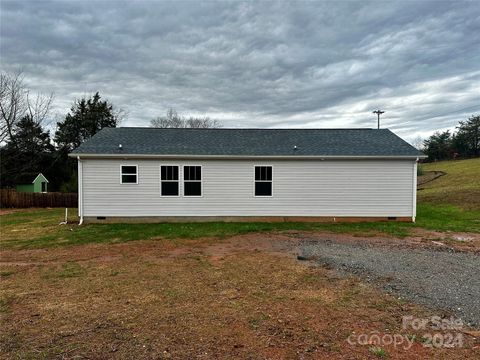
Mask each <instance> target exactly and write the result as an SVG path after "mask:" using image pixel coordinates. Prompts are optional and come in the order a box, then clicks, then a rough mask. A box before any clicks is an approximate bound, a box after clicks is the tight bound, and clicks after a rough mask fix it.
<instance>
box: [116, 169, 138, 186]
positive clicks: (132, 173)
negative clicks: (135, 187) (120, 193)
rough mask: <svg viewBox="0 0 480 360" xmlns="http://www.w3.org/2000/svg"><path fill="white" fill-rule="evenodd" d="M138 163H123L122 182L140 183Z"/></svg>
mask: <svg viewBox="0 0 480 360" xmlns="http://www.w3.org/2000/svg"><path fill="white" fill-rule="evenodd" d="M137 169H138V168H137V165H121V166H120V183H121V184H138V174H137Z"/></svg>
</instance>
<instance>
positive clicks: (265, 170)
mask: <svg viewBox="0 0 480 360" xmlns="http://www.w3.org/2000/svg"><path fill="white" fill-rule="evenodd" d="M255 196H272V167H271V166H255Z"/></svg>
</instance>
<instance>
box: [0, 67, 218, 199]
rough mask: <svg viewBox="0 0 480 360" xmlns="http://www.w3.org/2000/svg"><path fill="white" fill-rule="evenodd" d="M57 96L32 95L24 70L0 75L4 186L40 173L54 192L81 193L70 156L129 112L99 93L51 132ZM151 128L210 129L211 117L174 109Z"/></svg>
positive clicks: (77, 104) (84, 100)
mask: <svg viewBox="0 0 480 360" xmlns="http://www.w3.org/2000/svg"><path fill="white" fill-rule="evenodd" d="M53 100H54V95H53V94H48V95H45V94H31V92H30V91H29V90H28V89H27V88H26V86H25V83H24V81H23V75H22V73H21V72H19V73H15V74H8V73H2V74H1V75H0V186H1V187H2V188H8V187H12V188H14V187H15V186H16V185H18V184H24V183H31V182H32V181H33V179H34V178H35V177H36V176H37V175H38V173H43V174H44V175H45V176H46V178H47V179H48V180H49V186H48V188H49V190H50V191H62V192H76V191H77V162H76V160H75V159H71V158H69V157H68V154H69V153H70V152H71V151H72V150H74V149H75V148H77V147H78V146H80V145H81V144H82V143H83V142H84V141H85V140H87V139H89V138H90V137H92V136H93V135H95V134H96V133H97V132H98V131H100V130H101V129H103V128H104V127H117V126H118V125H119V124H120V123H121V121H122V120H124V118H125V116H126V115H125V112H123V111H122V110H121V109H119V108H117V107H115V106H114V105H113V104H111V103H110V102H108V101H107V100H103V99H102V97H101V96H100V94H99V93H98V92H97V93H95V94H94V95H92V96H90V97H83V98H81V99H78V100H75V101H74V103H73V105H72V107H71V108H70V111H69V112H68V113H67V114H66V115H65V116H64V117H63V119H62V120H61V121H58V122H56V124H55V130H54V131H52V134H53V136H52V134H51V133H50V131H49V130H47V127H48V125H49V124H48V123H47V120H48V118H49V117H50V112H51V108H52V103H53ZM150 126H152V127H183V128H185V127H191V128H211V127H220V126H221V124H220V123H219V122H218V121H217V120H214V119H210V118H209V117H185V116H182V115H179V114H178V113H177V112H176V111H175V110H174V109H170V110H168V111H167V113H166V115H165V116H161V117H157V118H155V119H152V120H151V123H150Z"/></svg>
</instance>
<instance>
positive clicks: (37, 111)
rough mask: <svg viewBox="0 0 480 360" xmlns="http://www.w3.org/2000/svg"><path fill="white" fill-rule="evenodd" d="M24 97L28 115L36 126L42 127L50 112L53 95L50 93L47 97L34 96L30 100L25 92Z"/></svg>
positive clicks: (41, 95) (42, 95)
mask: <svg viewBox="0 0 480 360" xmlns="http://www.w3.org/2000/svg"><path fill="white" fill-rule="evenodd" d="M26 97H27V111H28V115H30V117H31V118H32V119H33V121H34V122H35V123H36V124H38V125H42V123H43V122H44V120H45V119H46V117H47V116H48V114H49V112H50V108H51V106H52V102H53V97H54V96H53V93H50V94H49V95H44V94H36V95H35V96H33V99H32V97H31V96H30V94H29V92H28V91H27V95H26Z"/></svg>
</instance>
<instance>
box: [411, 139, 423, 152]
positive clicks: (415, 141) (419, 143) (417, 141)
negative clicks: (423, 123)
mask: <svg viewBox="0 0 480 360" xmlns="http://www.w3.org/2000/svg"><path fill="white" fill-rule="evenodd" d="M411 144H412V146H413V147H414V148H416V149H417V150H422V149H423V148H424V145H423V139H422V137H421V136H417V137H416V138H415V139H413V141H412V142H411Z"/></svg>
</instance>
